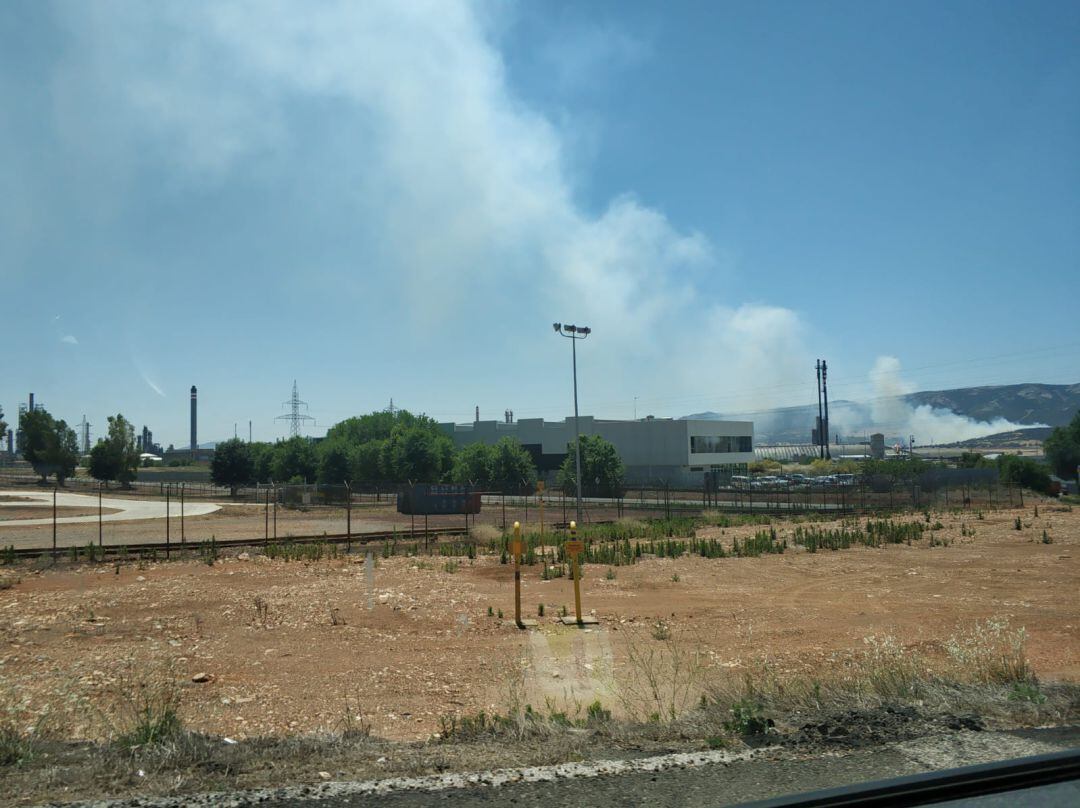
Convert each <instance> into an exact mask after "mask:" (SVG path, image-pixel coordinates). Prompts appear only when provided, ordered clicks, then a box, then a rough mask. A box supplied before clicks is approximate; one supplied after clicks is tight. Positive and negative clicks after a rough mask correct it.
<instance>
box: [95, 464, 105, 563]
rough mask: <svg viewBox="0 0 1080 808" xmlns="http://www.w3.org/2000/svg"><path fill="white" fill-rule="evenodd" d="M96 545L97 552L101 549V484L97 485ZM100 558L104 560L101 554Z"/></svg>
mask: <svg viewBox="0 0 1080 808" xmlns="http://www.w3.org/2000/svg"><path fill="white" fill-rule="evenodd" d="M97 544H98V549H99V550H100V549H102V544H101V483H100V482H99V483H98V484H97ZM101 557H102V558H104V557H105V555H104V554H102V556H101Z"/></svg>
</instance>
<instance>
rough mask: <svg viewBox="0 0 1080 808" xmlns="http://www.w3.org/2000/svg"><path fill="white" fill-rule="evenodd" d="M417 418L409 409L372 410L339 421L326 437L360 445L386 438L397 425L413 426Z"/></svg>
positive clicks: (329, 439)
mask: <svg viewBox="0 0 1080 808" xmlns="http://www.w3.org/2000/svg"><path fill="white" fill-rule="evenodd" d="M416 420H417V418H416V416H415V415H413V414H412V413H411V412H409V411H408V410H395V411H394V412H389V411H386V410H382V411H379V412H372V413H369V414H367V415H359V416H354V417H352V418H346V419H345V420H344V421H339V422H338V423H336V424H334V425H333V426H332V427H330V429H328V430H327V432H326V439H327V440H328V441H332V440H339V439H341V440H344V441H345V442H346V443H348V444H350V445H352V446H358V445H360V444H362V443H367V442H368V441H373V440H386V439H387V438H389V437H390V433H391V432H393V431H394V427H395V426H397V425H398V424H403V425H405V426H412V425H413V424H414V423H415V422H416Z"/></svg>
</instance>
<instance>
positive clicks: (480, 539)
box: [469, 525, 503, 544]
mask: <svg viewBox="0 0 1080 808" xmlns="http://www.w3.org/2000/svg"><path fill="white" fill-rule="evenodd" d="M469 535H470V536H472V538H473V541H475V542H477V543H480V544H488V543H490V542H493V541H499V539H501V538H502V535H503V534H502V531H501V530H499V529H498V528H497V527H495V526H494V525H473V526H472V527H470V528H469Z"/></svg>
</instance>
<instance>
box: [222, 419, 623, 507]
mask: <svg viewBox="0 0 1080 808" xmlns="http://www.w3.org/2000/svg"><path fill="white" fill-rule="evenodd" d="M581 445H582V480H583V489H584V491H585V493H586V495H587V496H613V495H615V493H616V492H619V493H621V491H622V488H623V473H624V467H623V463H622V460H621V459H620V458H619V455H618V453H617V452H616V451H615V447H614V446H612V445H611V444H610V443H609V442H607V441H605V440H604V439H603V438H600V437H583V438H582V441H581ZM567 449H568V456H567V460H566V462H564V463H563V466H562V468H561V469H560V470H559V476H558V484H559V486H561V487H563V488H564V490H566V492H567V493H572V492H573V491H574V489H575V485H576V479H577V478H576V476H575V469H574V458H573V453H574V447H573V444H571V445H570V446H569V447H567ZM210 473H211V478H212V479H213V481H214V483H215V484H217V485H223V486H229V487H230V488H232V489H233V490H234V491H235V489H236V488H238V487H240V486H244V485H252V484H254V483H269V482H272V481H276V482H279V483H324V484H332V485H340V484H342V483H344V482H346V481H348V482H350V483H387V484H393V483H404V482H414V483H437V482H454V483H462V484H471V485H475V486H477V487H479V488H481V489H483V490H486V491H501V492H505V493H511V492H519V491H524V490H532V489H533V487H534V486H535V484H536V479H537V469H536V463H535V461H534V459H533V456H532V455H531V454H530V453H529V452H528V451H527V450H526V449H525V447H523V446H522V445H521V443H520V442H519V441H518V440H517V439H516V438H512V437H503V438H501V439H500V440H499V441H498V442H497V443H495V445H493V446H488V445H485V444H480V443H474V444H470V445H469V446H465V447H463V448H462V449H460V450H459V449H455V447H454V443H453V441H452V440H451V439H450V438H449V436H447V435H446V434H445V433H444V432H443V431H442V429H441V428H440V427H439V425H438V423H436V422H435V421H434V420H432V419H431V418H428V417H427V416H424V415H413V414H412V413H410V412H408V411H407V410H396V411H394V412H388V411H383V412H373V413H370V414H368V415H361V416H358V417H354V418H347V419H346V420H344V421H342V422H340V423H338V424H335V425H334V426H333V427H331V428H330V430H329V431H328V432H327V434H326V438H325V439H324V440H323V441H321V442H320V443H318V444H313V443H311V442H310V441H308V440H307V439H305V438H291V439H289V440H286V441H280V442H278V443H245V442H243V441H240V440H235V439H234V440H230V441H225V442H224V443H219V444H218V445H217V448H216V449H215V452H214V460H213V462H212V463H211V467H210Z"/></svg>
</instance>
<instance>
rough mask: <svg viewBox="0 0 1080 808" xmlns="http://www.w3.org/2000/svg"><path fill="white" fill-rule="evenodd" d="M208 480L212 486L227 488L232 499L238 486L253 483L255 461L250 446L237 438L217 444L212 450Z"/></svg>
mask: <svg viewBox="0 0 1080 808" xmlns="http://www.w3.org/2000/svg"><path fill="white" fill-rule="evenodd" d="M210 480H211V481H212V482H213V483H214V485H227V486H229V489H230V492H231V494H232V496H234V497H235V496H236V489H237V488H238V487H239V486H241V485H248V484H250V483H252V482H254V481H255V459H254V458H253V457H252V451H251V444H248V443H245V442H244V441H242V440H240V439H239V438H233V439H232V440H227V441H225V442H224V443H219V444H218V445H217V446H216V447H215V449H214V459H213V460H211V461H210Z"/></svg>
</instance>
